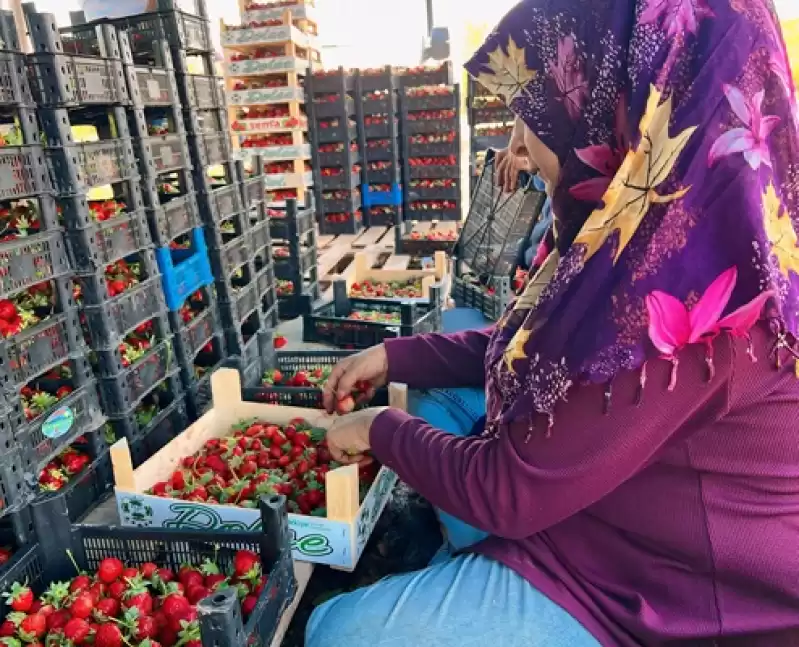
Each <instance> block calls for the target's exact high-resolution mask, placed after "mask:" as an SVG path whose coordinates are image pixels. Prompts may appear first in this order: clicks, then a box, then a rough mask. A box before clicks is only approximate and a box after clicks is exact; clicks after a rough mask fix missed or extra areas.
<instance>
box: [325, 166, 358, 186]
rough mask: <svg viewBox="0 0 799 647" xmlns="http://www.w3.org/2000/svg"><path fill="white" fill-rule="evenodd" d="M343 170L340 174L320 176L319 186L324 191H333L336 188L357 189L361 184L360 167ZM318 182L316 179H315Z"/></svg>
mask: <svg viewBox="0 0 799 647" xmlns="http://www.w3.org/2000/svg"><path fill="white" fill-rule="evenodd" d="M341 170H342V172H341V173H339V174H338V175H322V176H320V182H319V183H318V184H319V188H320V189H321V190H322V191H333V190H335V189H356V188H358V187H359V186H360V184H361V172H360V168H357V169H347V168H346V167H345V168H343V169H341ZM314 184H316V181H314Z"/></svg>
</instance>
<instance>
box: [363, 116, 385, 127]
mask: <svg viewBox="0 0 799 647" xmlns="http://www.w3.org/2000/svg"><path fill="white" fill-rule="evenodd" d="M387 123H388V115H367V116H366V117H364V118H363V124H364V126H382V125H383V124H387Z"/></svg>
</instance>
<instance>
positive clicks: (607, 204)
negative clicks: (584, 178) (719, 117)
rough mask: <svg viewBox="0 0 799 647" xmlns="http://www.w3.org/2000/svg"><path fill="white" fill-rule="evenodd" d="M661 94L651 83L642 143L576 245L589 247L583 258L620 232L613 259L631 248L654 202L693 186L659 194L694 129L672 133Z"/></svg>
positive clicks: (667, 107) (670, 198) (679, 195)
mask: <svg viewBox="0 0 799 647" xmlns="http://www.w3.org/2000/svg"><path fill="white" fill-rule="evenodd" d="M661 97H662V94H661V93H660V91H659V90H658V89H657V88H656V87H654V86H652V88H651V89H650V93H649V100H648V101H647V104H646V112H644V116H643V118H642V119H641V124H640V127H639V128H640V132H641V141H640V142H639V144H638V147H637V148H636V149H635V150H630V151H629V152H628V153H627V156H626V157H625V158H624V161H623V162H622V165H621V168H619V170H618V172H617V173H616V175H615V176H614V178H613V181H612V182H611V183H610V187H609V188H608V190H607V192H606V193H605V195H604V196H602V201H603V203H604V206H603V207H602V208H601V209H597V210H595V211H594V212H593V213H592V214H591V215H590V216H589V217H588V220H586V222H585V224H584V225H583V228H582V229H581V230H580V233H579V234H577V238H576V239H575V241H574V242H575V244H576V243H580V244H582V245H585V247H586V249H585V256H584V259H583V260H584V261H587V260H588V259H589V258H591V257H592V256H593V255H594V254H595V253H596V252H597V250H599V248H600V247H602V245H603V244H604V243H605V241H607V239H608V238H609V237H610V236H611V235H612V234H613V232H615V231H616V230H618V231H619V245H618V248H617V249H616V255H615V256H614V258H613V263H614V264H615V263H616V261H618V260H619V256H620V255H621V253H622V252H623V251H624V248H625V247H627V244H628V243H629V242H630V239H631V238H632V237H633V234H634V233H635V231H636V229H638V225H640V224H641V221H642V220H643V218H644V216H645V215H646V214H647V212H648V211H649V207H650V206H651V205H653V204H658V203H666V202H672V201H673V200H678V199H679V198H682V197H683V196H684V195H685V194H686V193H688V191H689V190H690V188H691V187H686V188H683V189H680V190H679V191H677V192H676V193H672V194H671V195H660V194H659V193H658V192H657V191H655V189H656V188H657V187H658V186H659V185H661V184H662V183H663V182H665V181H666V179H667V178H668V176H669V174H670V173H671V170H672V169H673V168H674V164H675V163H676V162H677V158H678V157H679V156H680V153H681V152H682V150H683V149H684V148H685V146H686V145H687V144H688V140H689V139H690V138H691V135H693V134H694V131H695V130H696V127H695V126H694V127H691V128H686V129H685V130H683V131H682V132H680V133H678V134H677V136H676V137H674V138H671V137H669V120H670V119H671V97H669V98H668V99H666V101H664V102H663V103H661V102H660V100H661Z"/></svg>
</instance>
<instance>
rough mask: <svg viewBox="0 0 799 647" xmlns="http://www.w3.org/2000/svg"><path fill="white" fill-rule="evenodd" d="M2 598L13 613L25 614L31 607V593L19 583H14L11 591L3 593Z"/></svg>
mask: <svg viewBox="0 0 799 647" xmlns="http://www.w3.org/2000/svg"><path fill="white" fill-rule="evenodd" d="M3 597H4V598H6V600H7V601H8V602H9V604H10V605H11V608H12V609H13V610H14V611H19V612H21V613H27V612H28V611H30V608H31V606H32V605H33V591H31V590H30V588H28V587H27V586H25V585H23V584H20V583H19V582H14V583H13V584H12V585H11V590H10V591H8V592H7V593H3Z"/></svg>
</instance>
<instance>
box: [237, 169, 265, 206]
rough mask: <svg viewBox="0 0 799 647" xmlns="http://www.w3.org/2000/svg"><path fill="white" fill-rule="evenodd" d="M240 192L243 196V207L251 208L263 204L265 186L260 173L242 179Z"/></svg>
mask: <svg viewBox="0 0 799 647" xmlns="http://www.w3.org/2000/svg"><path fill="white" fill-rule="evenodd" d="M241 192H242V196H243V197H244V207H245V209H251V208H253V207H255V206H258V205H259V204H263V202H264V200H265V199H266V186H265V185H264V178H263V176H262V175H260V176H257V177H253V178H250V179H247V180H244V181H243V182H242V183H241Z"/></svg>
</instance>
